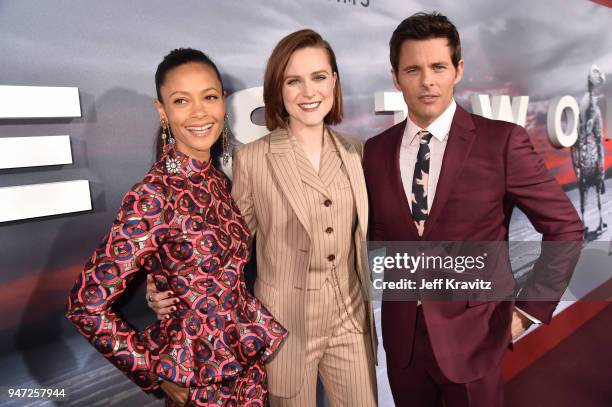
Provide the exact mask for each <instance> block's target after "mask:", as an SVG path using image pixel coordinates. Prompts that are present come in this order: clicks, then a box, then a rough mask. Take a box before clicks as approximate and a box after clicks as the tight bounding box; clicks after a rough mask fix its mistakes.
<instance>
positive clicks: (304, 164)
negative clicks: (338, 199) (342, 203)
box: [289, 137, 329, 198]
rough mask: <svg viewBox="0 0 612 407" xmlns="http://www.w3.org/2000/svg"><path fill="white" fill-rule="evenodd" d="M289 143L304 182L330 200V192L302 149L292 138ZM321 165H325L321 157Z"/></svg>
mask: <svg viewBox="0 0 612 407" xmlns="http://www.w3.org/2000/svg"><path fill="white" fill-rule="evenodd" d="M289 142H290V143H291V146H292V148H293V152H294V154H295V161H296V164H297V169H298V172H299V173H300V177H301V178H302V181H304V182H305V183H306V184H308V185H310V186H311V187H313V188H314V189H316V190H317V191H319V192H320V193H321V194H322V195H323V196H325V197H326V198H329V191H328V190H327V188H326V186H325V185H324V184H323V182H322V181H321V177H320V176H319V175H318V174H317V173H316V172H315V169H314V168H313V166H312V164H311V163H310V161H309V160H308V157H307V156H306V153H305V152H304V150H303V149H302V147H300V145H299V144H298V142H297V140H296V139H295V138H293V137H290V139H289ZM321 165H323V157H321Z"/></svg>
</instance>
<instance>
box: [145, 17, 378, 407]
mask: <svg viewBox="0 0 612 407" xmlns="http://www.w3.org/2000/svg"><path fill="white" fill-rule="evenodd" d="M264 101H265V113H266V126H267V128H268V129H269V130H270V131H271V133H269V134H268V135H266V136H264V137H263V138H261V139H259V140H257V141H255V142H252V143H249V144H246V145H243V146H240V147H238V148H237V149H236V152H235V155H234V157H233V178H234V185H233V188H232V196H233V197H234V199H235V200H236V204H237V205H238V208H239V209H240V212H241V213H242V216H243V217H244V219H245V221H246V223H247V225H248V229H249V231H250V234H251V236H255V237H256V243H255V244H256V250H257V256H256V257H257V279H256V281H255V294H256V295H257V298H259V299H260V300H261V301H262V303H263V304H264V305H265V306H266V307H267V308H268V309H269V310H270V312H271V313H272V315H274V317H275V318H276V319H278V321H279V322H280V323H281V324H282V325H283V326H284V327H286V328H287V330H288V331H289V336H288V338H287V339H286V341H285V343H284V344H283V346H282V347H281V349H280V350H279V352H278V354H277V355H276V357H275V358H274V359H272V360H271V361H270V362H269V363H267V364H266V370H267V373H268V386H269V390H270V405H271V406H273V407H277V406H305V407H310V406H314V405H315V404H316V398H317V394H316V384H317V377H320V379H321V382H322V383H323V386H324V388H325V393H326V395H327V397H328V398H329V400H330V402H331V405H333V406H351V407H359V406H375V405H376V404H377V402H376V400H377V387H376V372H375V354H376V348H375V335H376V332H375V329H374V319H373V315H372V305H371V302H370V301H369V296H368V294H367V292H368V285H369V284H370V277H369V273H368V271H367V260H364V259H366V253H365V247H364V244H363V242H364V241H365V239H366V233H367V225H368V197H367V193H366V185H365V179H364V175H363V169H362V166H361V158H362V148H361V144H360V143H358V142H354V141H351V140H349V139H348V138H346V137H344V136H342V135H340V134H338V133H337V132H336V131H334V130H332V129H331V128H330V127H329V126H330V125H333V124H338V123H340V121H341V119H342V112H343V105H342V92H341V86H340V73H339V71H338V67H337V64H336V57H335V55H334V52H333V50H332V48H331V47H330V45H329V43H327V41H325V40H323V38H321V36H320V35H319V34H318V33H316V32H314V31H312V30H308V29H305V30H300V31H296V32H294V33H292V34H289V35H287V36H286V37H285V38H283V39H282V40H281V41H280V42H279V43H278V44H277V45H276V47H275V48H274V50H273V51H272V54H271V56H270V58H269V60H268V63H267V67H266V72H265V77H264ZM147 288H148V293H149V294H148V295H151V296H152V298H153V299H154V300H155V301H153V303H152V304H151V307H152V308H153V310H155V312H156V313H157V315H158V317H159V318H163V317H164V314H165V313H166V312H167V310H168V306H170V301H171V299H170V297H169V293H168V292H159V291H158V290H155V287H153V286H152V285H151V284H148V286H147Z"/></svg>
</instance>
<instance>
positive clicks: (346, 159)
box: [328, 129, 368, 240]
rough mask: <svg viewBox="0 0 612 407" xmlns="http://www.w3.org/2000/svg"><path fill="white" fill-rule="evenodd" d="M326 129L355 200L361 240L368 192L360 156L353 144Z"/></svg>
mask: <svg viewBox="0 0 612 407" xmlns="http://www.w3.org/2000/svg"><path fill="white" fill-rule="evenodd" d="M328 130H329V134H331V137H332V140H333V142H334V143H335V144H336V148H337V149H338V153H339V155H340V159H341V160H342V163H343V164H344V167H345V168H346V172H347V174H348V179H349V182H350V183H351V189H352V191H353V199H354V200H355V207H356V209H357V219H358V221H359V228H360V229H361V233H362V240H365V237H366V234H367V231H368V192H367V189H366V185H365V177H364V175H363V167H362V166H361V157H360V155H359V154H358V153H357V150H356V149H355V146H353V145H352V144H351V143H349V142H348V141H346V140H344V139H343V138H342V137H340V136H338V135H337V134H335V133H334V132H333V131H332V130H330V129H328Z"/></svg>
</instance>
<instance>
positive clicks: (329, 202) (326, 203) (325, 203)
mask: <svg viewBox="0 0 612 407" xmlns="http://www.w3.org/2000/svg"><path fill="white" fill-rule="evenodd" d="M331 204H332V201H331V199H326V200H325V202H323V205H325V206H331Z"/></svg>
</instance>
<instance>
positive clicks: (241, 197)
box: [232, 146, 257, 237]
mask: <svg viewBox="0 0 612 407" xmlns="http://www.w3.org/2000/svg"><path fill="white" fill-rule="evenodd" d="M248 160H249V155H248V151H246V150H245V146H240V147H238V148H236V150H235V152H234V159H233V162H232V173H233V175H234V183H233V185H232V198H233V199H234V201H235V202H236V205H237V206H238V209H240V213H241V214H242V217H243V218H244V221H245V222H246V224H247V226H248V228H249V232H250V233H251V237H254V236H255V233H257V217H256V216H255V206H254V204H253V184H252V182H251V180H250V179H249V178H250V174H249V170H248V164H249V162H248Z"/></svg>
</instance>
